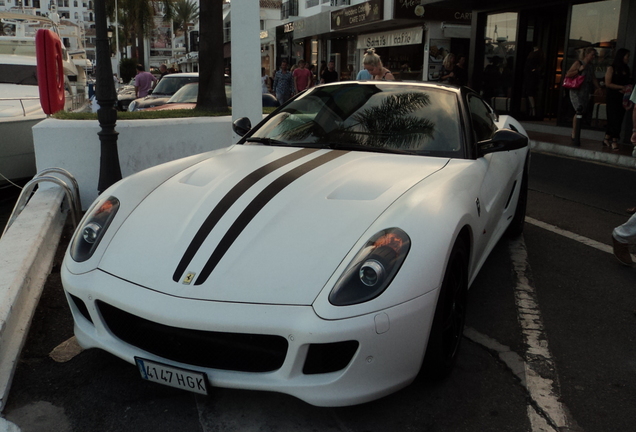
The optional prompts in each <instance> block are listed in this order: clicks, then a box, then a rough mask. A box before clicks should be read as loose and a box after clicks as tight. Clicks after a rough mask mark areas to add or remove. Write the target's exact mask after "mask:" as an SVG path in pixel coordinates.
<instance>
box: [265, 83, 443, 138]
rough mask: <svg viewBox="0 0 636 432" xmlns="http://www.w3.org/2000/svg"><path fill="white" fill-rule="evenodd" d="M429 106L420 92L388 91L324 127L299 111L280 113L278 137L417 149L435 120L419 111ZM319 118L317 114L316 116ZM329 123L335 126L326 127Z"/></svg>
mask: <svg viewBox="0 0 636 432" xmlns="http://www.w3.org/2000/svg"><path fill="white" fill-rule="evenodd" d="M428 105H430V96H429V95H428V94H426V93H423V92H407V93H398V94H388V95H386V96H384V97H383V99H382V101H381V102H380V103H379V104H378V105H375V106H370V107H368V108H366V109H363V110H361V111H357V112H355V113H352V115H349V117H348V118H344V119H343V120H344V121H343V122H342V123H340V124H339V125H337V126H336V124H335V123H333V124H326V125H325V128H323V127H322V126H321V125H319V124H318V123H317V122H315V121H313V120H306V119H303V118H302V113H284V114H283V113H281V115H282V116H284V119H280V120H279V123H278V125H277V129H279V130H278V134H279V139H282V140H285V141H288V142H303V141H304V142H312V143H325V144H329V143H339V144H344V145H346V144H354V145H359V146H366V147H376V148H390V149H404V150H418V149H420V148H422V147H423V146H424V145H425V143H426V142H427V141H428V140H431V139H433V136H434V132H435V122H433V121H432V120H430V119H427V118H425V117H423V115H422V112H419V113H418V111H421V110H422V109H423V108H425V107H427V106H428ZM317 117H318V116H317ZM330 126H336V127H335V128H333V129H331V130H329V127H330Z"/></svg>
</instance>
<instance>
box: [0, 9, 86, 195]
mask: <svg viewBox="0 0 636 432" xmlns="http://www.w3.org/2000/svg"><path fill="white" fill-rule="evenodd" d="M56 17H57V15H56V14H55V13H53V14H52V19H51V18H45V17H40V16H36V15H28V14H20V13H10V12H0V30H2V32H0V184H2V183H5V182H6V181H7V179H8V180H15V179H21V178H29V177H32V176H33V175H34V174H35V170H36V168H35V152H34V149H33V134H32V131H31V128H32V127H33V126H34V125H35V124H37V123H38V122H40V121H42V120H43V119H45V118H46V114H44V111H43V110H42V107H41V106H40V94H39V89H38V85H37V62H36V54H35V33H36V31H37V30H38V29H41V28H45V29H49V30H52V31H54V32H55V33H57V34H58V35H59V36H60V39H62V40H63V41H64V45H68V48H70V49H71V51H69V50H68V49H67V47H66V46H64V48H63V57H64V60H63V64H64V72H65V75H66V77H65V82H66V84H65V87H66V102H65V110H68V111H72V110H76V109H79V108H81V107H83V106H85V104H86V103H87V97H86V70H85V67H87V66H88V65H90V62H88V60H86V55H85V52H84V50H83V44H82V37H81V29H80V28H79V27H78V26H76V25H74V24H72V23H70V22H69V24H68V25H67V24H65V25H59V20H58V19H56ZM75 27H76V28H75ZM61 31H64V32H65V33H61Z"/></svg>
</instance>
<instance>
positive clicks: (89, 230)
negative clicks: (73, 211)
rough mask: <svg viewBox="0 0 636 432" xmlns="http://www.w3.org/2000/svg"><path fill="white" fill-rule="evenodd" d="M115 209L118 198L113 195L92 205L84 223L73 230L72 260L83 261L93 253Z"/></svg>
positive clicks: (115, 211) (113, 215)
mask: <svg viewBox="0 0 636 432" xmlns="http://www.w3.org/2000/svg"><path fill="white" fill-rule="evenodd" d="M117 210H119V200H118V199H117V198H115V197H109V198H108V199H106V200H102V201H100V202H99V203H97V205H96V206H95V207H93V210H92V212H91V214H90V215H89V217H88V218H86V221H85V222H84V224H83V225H82V226H80V227H78V229H77V231H75V235H74V237H73V243H72V244H71V257H72V258H73V260H75V261H77V262H83V261H86V260H87V259H89V258H90V257H91V256H92V255H93V253H94V252H95V249H97V246H98V245H99V242H100V241H101V239H102V238H103V237H104V233H105V232H106V230H107V229H108V226H109V225H110V223H111V222H112V220H113V218H114V217H115V214H116V213H117Z"/></svg>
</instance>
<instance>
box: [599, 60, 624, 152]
mask: <svg viewBox="0 0 636 432" xmlns="http://www.w3.org/2000/svg"><path fill="white" fill-rule="evenodd" d="M628 63H629V50H626V49H625V48H620V49H618V50H617V51H616V55H615V56H614V61H613V62H612V64H611V65H609V66H608V67H607V71H606V72H605V88H606V89H607V96H606V98H605V107H606V110H607V127H606V129H605V138H604V139H603V147H610V140H611V147H612V150H613V151H618V150H619V148H620V147H619V145H618V139H619V138H620V135H621V126H622V125H623V117H624V116H625V108H623V96H624V93H626V92H627V91H628V90H627V88H628V85H629V84H630V81H631V73H630V70H629V66H628Z"/></svg>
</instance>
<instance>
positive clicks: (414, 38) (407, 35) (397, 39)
mask: <svg viewBox="0 0 636 432" xmlns="http://www.w3.org/2000/svg"><path fill="white" fill-rule="evenodd" d="M423 36H424V29H423V28H422V27H415V28H408V29H402V30H393V31H390V32H382V33H373V34H366V35H360V36H358V49H369V48H383V47H392V46H402V45H416V44H421V43H422V39H423Z"/></svg>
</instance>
